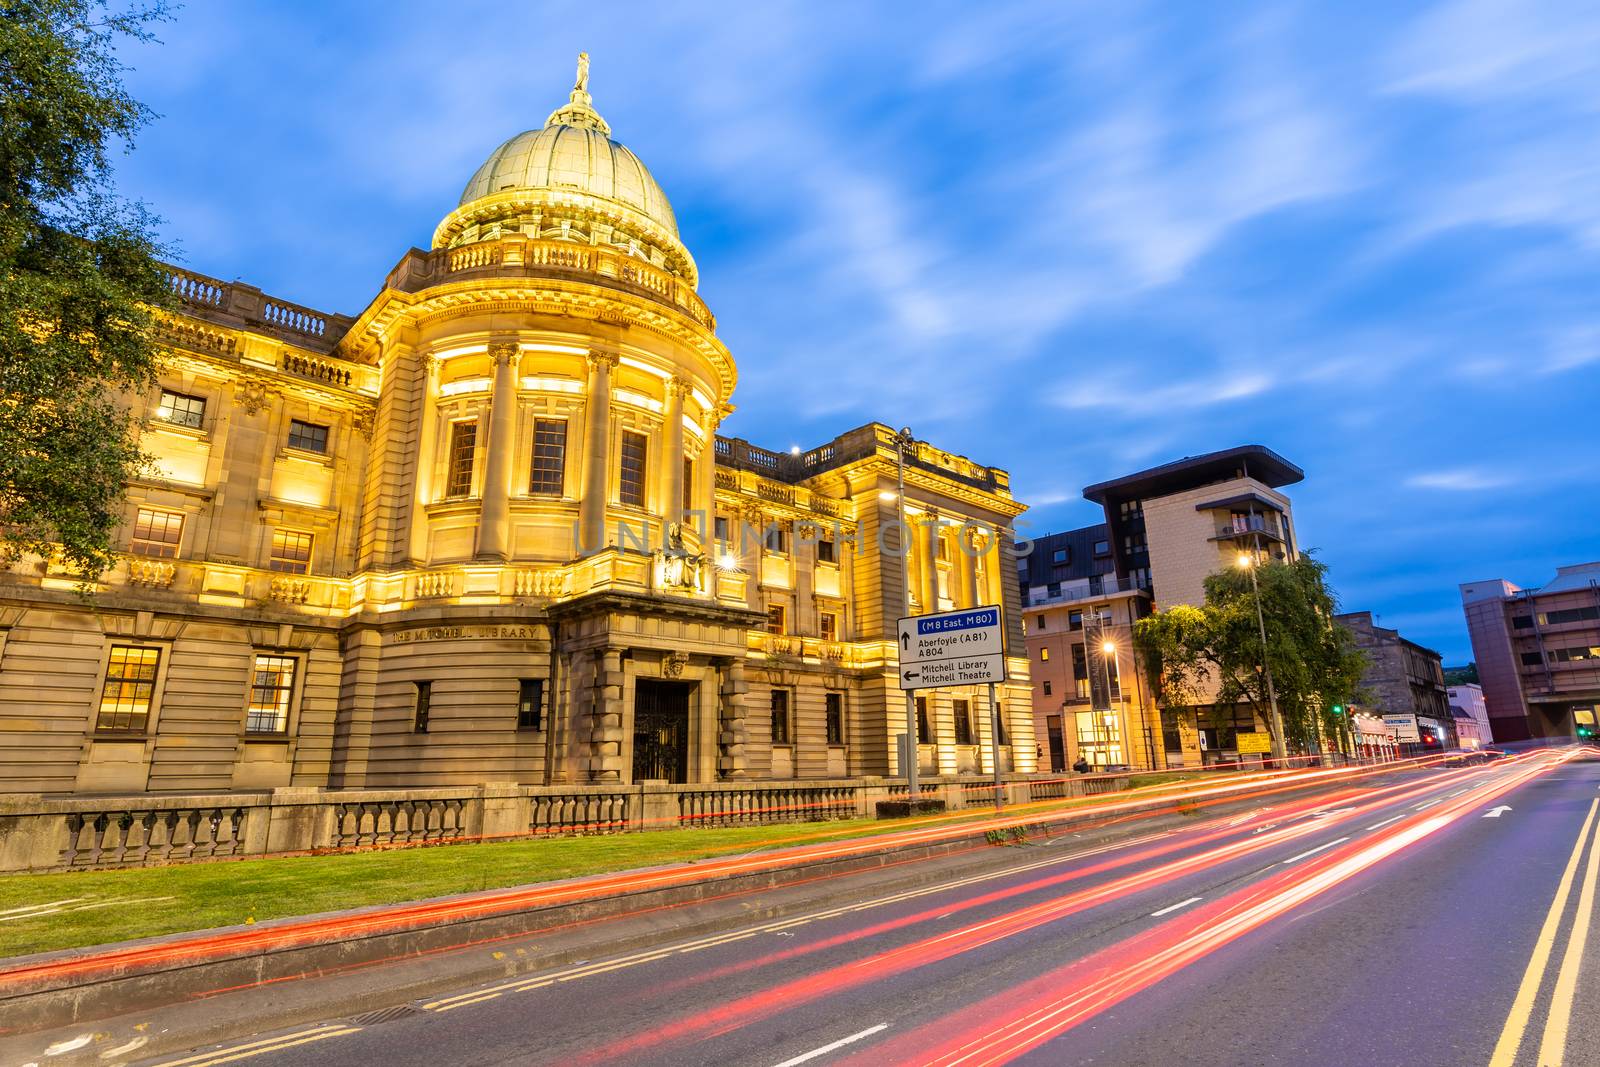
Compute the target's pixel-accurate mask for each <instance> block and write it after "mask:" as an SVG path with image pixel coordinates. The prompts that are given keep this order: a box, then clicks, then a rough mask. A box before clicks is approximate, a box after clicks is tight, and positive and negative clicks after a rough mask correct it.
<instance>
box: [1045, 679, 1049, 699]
mask: <svg viewBox="0 0 1600 1067" xmlns="http://www.w3.org/2000/svg"><path fill="white" fill-rule="evenodd" d="M1044 695H1045V696H1049V695H1050V679H1048V678H1046V679H1045V680H1044Z"/></svg>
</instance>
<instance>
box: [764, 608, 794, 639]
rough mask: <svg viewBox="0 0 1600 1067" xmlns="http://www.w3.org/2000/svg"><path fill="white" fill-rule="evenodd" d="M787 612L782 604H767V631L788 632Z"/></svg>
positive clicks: (771, 632)
mask: <svg viewBox="0 0 1600 1067" xmlns="http://www.w3.org/2000/svg"><path fill="white" fill-rule="evenodd" d="M788 614H789V613H788V612H787V611H786V610H785V609H784V606H783V605H782V604H769V605H767V633H769V634H784V633H788V632H789V626H788V622H789V619H788Z"/></svg>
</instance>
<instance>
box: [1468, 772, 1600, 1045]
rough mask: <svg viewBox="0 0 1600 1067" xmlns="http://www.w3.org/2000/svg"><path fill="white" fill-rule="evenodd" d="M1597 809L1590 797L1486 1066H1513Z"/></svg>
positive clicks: (1599, 801) (1599, 806)
mask: <svg viewBox="0 0 1600 1067" xmlns="http://www.w3.org/2000/svg"><path fill="white" fill-rule="evenodd" d="M1596 809H1600V800H1592V801H1590V802H1589V814H1588V815H1587V816H1586V817H1585V818H1584V820H1583V828H1582V829H1581V830H1579V831H1578V840H1577V841H1576V842H1575V843H1574V844H1573V846H1572V855H1571V857H1569V858H1568V860H1567V868H1566V870H1564V871H1562V872H1561V882H1560V884H1559V885H1557V886H1556V895H1555V899H1554V900H1552V901H1551V902H1550V910H1549V911H1548V912H1547V913H1546V914H1545V917H1544V925H1543V926H1542V927H1540V929H1539V937H1538V939H1537V940H1536V941H1534V943H1533V955H1532V956H1530V957H1529V958H1528V969H1527V970H1525V971H1523V972H1522V982H1521V983H1520V984H1519V985H1518V986H1517V995H1516V997H1515V999H1513V1000H1512V1002H1511V1011H1510V1012H1509V1013H1508V1014H1507V1015H1506V1023H1505V1026H1504V1027H1503V1028H1502V1029H1501V1031H1500V1040H1499V1041H1496V1042H1495V1046H1494V1054H1493V1055H1492V1056H1490V1057H1489V1067H1512V1064H1514V1063H1515V1062H1516V1059H1517V1050H1518V1049H1520V1048H1521V1047H1522V1035H1523V1034H1524V1033H1525V1032H1526V1031H1527V1029H1528V1020H1529V1018H1530V1017H1531V1016H1532V1015H1533V1001H1534V998H1535V997H1536V996H1538V993H1539V986H1540V985H1542V984H1543V982H1544V971H1545V967H1546V966H1547V965H1548V964H1549V962H1550V950H1551V948H1553V947H1554V945H1555V939H1556V930H1557V929H1559V928H1560V926H1561V914H1562V912H1564V911H1566V909H1567V898H1568V897H1569V896H1571V895H1572V879H1573V876H1574V875H1576V874H1577V873H1578V860H1579V859H1580V858H1581V857H1582V856H1583V845H1584V842H1585V841H1587V840H1588V839H1589V831H1590V829H1592V828H1593V826H1594V814H1595V810H1596Z"/></svg>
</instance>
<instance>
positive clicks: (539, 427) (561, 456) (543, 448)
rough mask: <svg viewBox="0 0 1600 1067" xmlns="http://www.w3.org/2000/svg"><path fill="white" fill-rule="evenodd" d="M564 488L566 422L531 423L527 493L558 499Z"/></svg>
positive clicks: (556, 420) (545, 420)
mask: <svg viewBox="0 0 1600 1067" xmlns="http://www.w3.org/2000/svg"><path fill="white" fill-rule="evenodd" d="M566 484H567V420H566V419H534V420H533V464H532V468H531V470H530V471H529V474H528V492H530V493H532V494H533V495H534V496H561V495H562V494H563V493H564V492H565V490H566Z"/></svg>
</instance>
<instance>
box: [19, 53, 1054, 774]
mask: <svg viewBox="0 0 1600 1067" xmlns="http://www.w3.org/2000/svg"><path fill="white" fill-rule="evenodd" d="M587 82H588V74H587V60H586V59H583V60H581V61H580V68H579V78H578V82H577V85H576V86H575V87H574V88H573V89H572V91H571V94H570V97H569V99H568V100H567V102H566V103H565V104H563V105H562V106H561V107H559V108H557V109H556V110H555V111H554V112H553V113H551V115H550V117H549V119H548V120H547V121H546V122H545V124H544V125H543V127H541V128H539V129H535V130H529V131H527V132H525V133H520V134H518V135H517V136H515V137H512V138H511V139H510V140H508V141H506V142H505V143H504V144H502V145H501V146H500V147H499V148H497V149H496V150H495V151H494V152H493V153H492V154H491V155H490V156H489V158H488V159H487V160H486V161H485V162H484V164H483V165H482V166H481V167H479V168H478V170H477V172H476V173H474V174H473V175H472V177H471V180H470V181H468V182H467V185H466V188H465V190H464V191H463V193H462V196H461V201H460V203H459V204H458V205H457V206H456V207H455V208H454V209H453V210H452V211H451V212H450V213H449V214H448V215H446V216H445V218H444V220H443V221H442V222H440V224H439V226H438V228H437V230H436V231H435V232H434V235H433V242H432V247H431V248H430V249H428V250H426V251H423V250H418V249H413V250H411V251H410V252H408V253H406V255H405V256H404V257H403V258H402V259H401V260H400V262H399V263H398V264H397V265H396V266H395V267H394V269H393V270H392V271H390V273H389V275H388V277H387V278H385V279H384V280H383V282H382V284H381V286H380V288H379V291H378V293H377V295H376V296H375V297H374V298H373V299H372V301H371V303H369V304H368V306H367V307H366V308H365V309H364V310H363V311H362V312H361V313H360V314H359V315H357V316H355V317H354V318H350V317H348V316H341V315H334V314H328V313H325V312H320V311H316V310H313V309H311V308H306V307H300V306H297V305H294V304H291V303H288V302H286V301H283V300H279V299H277V298H275V297H272V296H269V295H267V294H265V293H262V292H261V291H260V290H259V289H256V288H254V287H252V286H249V285H245V284H242V283H237V282H236V283H224V282H220V281H217V280H215V279H212V278H207V277H203V276H200V275H196V274H193V273H190V272H187V271H183V270H178V269H174V270H173V272H172V279H173V285H174V287H175V290H176V292H177V295H178V297H179V298H180V305H179V308H178V310H176V311H174V312H173V313H171V314H170V315H168V316H167V317H166V319H165V327H164V343H165V344H166V346H167V348H168V349H169V352H168V356H167V358H166V362H165V369H164V372H163V374H162V376H161V381H160V384H159V387H158V388H156V389H153V390H152V391H151V392H150V394H149V395H148V396H143V397H139V398H136V399H135V402H136V403H137V404H139V405H140V406H141V407H142V410H143V413H144V415H145V422H144V426H145V429H144V431H143V432H144V437H143V446H144V448H145V450H146V451H147V452H148V453H150V454H151V455H152V456H153V457H154V458H155V461H156V462H155V465H154V469H152V470H151V471H150V472H149V474H148V476H146V477H143V478H141V479H140V480H138V481H136V482H135V483H133V484H132V485H130V487H129V491H128V497H127V505H126V516H125V523H124V525H123V527H122V529H121V533H120V537H121V539H122V545H123V551H124V555H123V556H122V557H121V562H120V563H119V564H118V566H117V567H115V568H114V569H113V570H112V571H111V572H109V573H108V574H106V575H105V576H104V577H103V578H102V580H101V581H100V582H99V583H98V584H97V586H96V587H95V588H94V589H93V590H92V595H91V596H90V597H89V598H87V599H85V598H84V597H83V596H81V595H80V590H79V585H80V581H79V579H78V577H77V576H76V575H73V574H71V573H67V572H65V571H64V570H62V568H61V567H60V566H59V565H58V564H57V563H56V562H54V561H50V560H31V561H24V563H22V564H19V565H17V566H14V567H12V568H11V569H10V570H9V571H6V572H3V573H0V791H9V792H30V793H45V794H65V793H75V792H76V793H130V792H131V793H138V792H187V793H192V792H199V791H229V790H262V789H271V788H276V787H288V786H296V787H316V786H325V787H335V788H338V787H343V788H353V787H420V786H445V785H463V784H473V783H486V782H504V783H521V784H555V783H580V784H581V783H619V782H620V783H631V782H638V781H646V780H663V781H668V782H691V783H692V782H712V781H718V780H725V779H767V778H773V779H789V778H828V777H844V776H857V775H864V774H878V775H887V774H893V773H897V772H898V771H899V768H898V767H897V766H896V764H897V755H896V752H895V744H894V736H895V734H897V733H900V732H901V731H903V729H904V703H903V698H902V696H901V694H900V691H899V690H898V688H897V687H896V685H895V648H894V641H893V634H892V630H893V624H894V620H895V618H896V617H897V616H898V615H899V614H900V613H901V605H902V598H903V597H906V598H908V599H909V601H910V603H911V605H912V608H913V610H914V611H918V612H921V611H934V610H939V609H941V608H951V607H963V606H975V605H979V604H984V603H996V602H1003V603H1004V604H1005V607H1006V609H1007V615H1008V618H1009V620H1010V621H1011V624H1012V630H1013V633H1012V636H1011V647H1012V650H1013V652H1014V654H1015V659H1014V660H1013V662H1012V667H1011V673H1012V679H1013V682H1012V684H1008V685H1006V686H1004V687H1002V688H1001V707H1000V711H1001V718H1002V722H1003V724H1004V727H1003V734H1002V736H1001V738H1000V741H1001V744H1002V748H1003V753H1002V763H1003V764H1004V768H1005V769H1007V770H1018V771H1031V770H1033V769H1034V753H1035V742H1034V738H1033V728H1032V715H1031V709H1030V705H1029V689H1028V686H1027V673H1026V672H1027V664H1026V658H1025V649H1024V646H1023V642H1022V640H1021V634H1020V627H1019V626H1018V625H1017V623H1018V621H1019V615H1018V604H1017V602H1016V597H1017V593H1016V585H1015V581H1014V577H1015V561H1014V559H1013V558H1012V548H1011V545H1012V532H1011V525H1012V522H1013V520H1014V519H1015V518H1016V516H1017V515H1018V514H1019V513H1020V512H1021V511H1022V507H1021V506H1020V505H1019V504H1017V503H1016V502H1015V501H1013V499H1012V498H1011V494H1010V489H1009V481H1008V478H1007V475H1006V473H1005V472H1004V471H1002V470H999V469H997V468H994V467H989V466H984V465H982V464H979V463H976V462H973V461H972V460H969V459H966V458H964V457H962V456H958V455H953V454H951V453H948V452H944V451H941V450H939V449H937V448H935V447H933V446H931V445H929V444H926V443H919V444H917V445H916V446H915V448H914V449H912V450H911V451H910V453H909V454H908V455H907V461H906V500H905V507H906V512H907V513H908V514H909V516H910V519H911V529H910V532H909V536H908V537H907V538H906V541H907V544H906V548H905V550H904V551H902V550H901V547H900V542H901V536H900V528H899V526H898V525H897V516H898V514H899V511H900V506H901V501H900V500H899V498H898V496H897V495H896V491H895V488H896V450H895V445H894V440H893V433H892V431H891V430H890V428H889V427H887V426H884V425H882V424H877V423H873V424H868V425H866V426H862V427H859V428H857V429H854V430H850V431H849V432H846V433H843V434H841V435H840V436H839V437H837V438H835V439H834V440H832V441H829V442H827V443H826V444H823V445H821V446H819V447H817V448H813V449H811V450H810V451H804V452H774V451H769V450H767V449H764V448H760V447H758V446H756V445H753V444H750V443H748V442H746V441H743V440H737V439H730V438H725V437H720V436H718V434H717V429H718V426H719V424H720V423H721V421H722V420H723V418H724V417H725V416H726V415H727V414H728V413H729V412H730V411H731V410H732V399H733V393H734V386H735V382H736V378H737V372H736V369H735V365H734V360H733V357H732V355H731V354H730V353H729V351H728V349H727V347H726V346H725V345H724V344H723V343H722V342H721V341H720V340H719V339H718V337H717V333H716V319H715V316H713V314H712V313H711V311H710V309H708V308H707V307H706V305H705V304H704V303H703V302H702V301H701V299H700V297H699V296H698V294H697V292H696V285H697V281H698V275H697V271H696V266H695V261H694V258H693V256H692V255H691V254H690V252H689V250H688V249H687V248H686V247H685V246H684V244H683V242H682V240H681V239H680V236H679V233H678V227H677V223H676V220H675V218H674V216H673V212H672V208H671V205H670V204H669V203H668V200H667V197H666V195H665V194H664V193H663V192H662V190H661V187H660V186H659V185H658V184H657V183H656V181H655V179H654V178H653V177H652V176H651V174H650V172H649V171H648V170H647V169H646V168H645V166H644V164H643V163H641V162H640V160H639V159H638V157H636V156H635V155H634V154H633V153H632V152H630V151H629V150H628V149H627V148H625V147H624V146H623V145H621V144H620V143H618V142H617V141H615V140H613V139H612V137H611V128H610V126H609V125H608V124H607V123H606V121H605V120H604V119H603V118H602V117H601V116H600V114H599V113H598V112H597V111H596V110H595V108H594V106H593V103H592V101H591V98H590V95H589V92H588V84H587ZM925 697H926V699H925V701H924V702H923V704H922V705H921V706H920V708H919V718H920V720H921V723H922V725H921V726H920V728H919V729H920V731H921V732H922V734H923V738H922V739H923V741H924V744H923V745H922V746H921V750H920V762H921V763H922V765H923V768H924V770H926V771H928V772H930V773H942V774H957V773H976V772H982V771H988V770H989V769H990V766H991V764H990V755H989V741H990V726H989V722H990V718H989V707H988V702H987V701H988V698H987V691H986V690H980V689H978V688H976V687H974V688H972V689H971V690H962V689H950V690H941V691H938V692H936V693H934V692H930V693H927V694H925Z"/></svg>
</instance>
